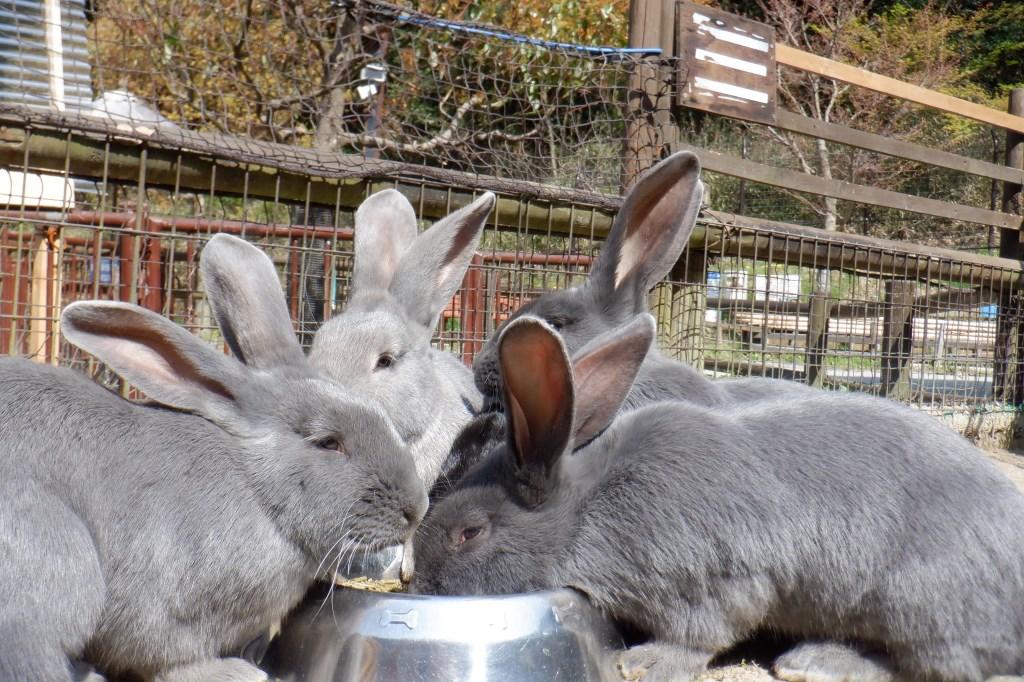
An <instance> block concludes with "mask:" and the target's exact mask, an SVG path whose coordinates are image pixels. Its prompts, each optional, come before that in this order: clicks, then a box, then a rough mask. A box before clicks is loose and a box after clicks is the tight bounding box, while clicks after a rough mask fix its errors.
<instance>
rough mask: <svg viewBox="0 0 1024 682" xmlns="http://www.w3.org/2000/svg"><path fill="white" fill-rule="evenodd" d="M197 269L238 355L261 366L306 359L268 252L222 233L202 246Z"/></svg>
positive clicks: (219, 323)
mask: <svg viewBox="0 0 1024 682" xmlns="http://www.w3.org/2000/svg"><path fill="white" fill-rule="evenodd" d="M199 270H200V272H201V273H202V277H203V284H204V285H205V287H206V294H207V299H208V301H209V303H210V307H211V308H212V309H213V314H214V316H215V317H216V318H217V325H218V326H219V327H220V330H221V333H222V334H223V335H224V340H225V341H227V344H228V346H230V347H231V352H232V353H234V354H235V357H236V358H238V359H239V360H241V361H242V362H244V363H245V364H246V365H249V366H250V367H255V368H257V369H268V368H270V367H280V366H282V365H296V364H302V363H304V362H305V355H303V353H302V347H301V346H299V342H298V341H297V340H296V339H295V331H294V330H293V329H292V323H291V318H290V316H289V315H288V306H287V304H286V303H285V300H284V292H283V290H282V289H281V282H280V280H279V279H278V278H277V270H276V268H274V263H273V262H272V261H271V260H270V258H269V257H268V256H267V255H266V254H265V253H263V252H262V251H260V250H259V249H258V248H256V247H255V246H253V245H252V244H250V243H249V242H247V241H245V240H244V239H239V238H238V237H232V236H231V235H227V234H218V235H215V236H214V237H213V239H211V240H210V242H209V244H207V245H206V248H204V249H203V253H202V256H201V258H200V261H199Z"/></svg>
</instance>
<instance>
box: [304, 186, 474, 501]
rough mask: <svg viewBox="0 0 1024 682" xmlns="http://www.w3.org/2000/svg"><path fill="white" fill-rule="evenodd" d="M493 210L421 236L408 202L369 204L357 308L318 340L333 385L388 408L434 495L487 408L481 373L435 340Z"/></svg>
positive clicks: (313, 354)
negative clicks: (446, 465) (459, 437)
mask: <svg viewBox="0 0 1024 682" xmlns="http://www.w3.org/2000/svg"><path fill="white" fill-rule="evenodd" d="M493 206H494V195H493V194H491V193H489V192H488V193H486V194H484V195H483V196H481V197H480V198H479V199H477V200H476V201H474V202H473V203H471V204H470V205H468V206H466V207H464V208H462V209H460V210H459V211H456V212H455V213H453V214H451V215H449V216H448V217H446V218H444V219H443V220H441V221H439V222H437V223H436V224H434V225H433V226H431V227H430V228H429V229H427V230H426V231H424V232H423V233H422V234H417V231H418V229H417V223H416V214H415V213H414V211H413V208H412V206H411V205H410V204H409V201H408V200H407V199H406V198H405V197H404V196H402V194H401V193H399V192H397V191H395V190H384V191H382V192H378V193H376V194H374V195H372V196H371V197H369V198H368V199H367V200H366V201H365V202H363V204H362V205H361V206H360V207H359V210H358V211H357V212H356V218H355V225H356V226H355V265H354V269H353V274H352V292H351V296H350V299H349V303H348V305H347V307H346V309H345V310H344V311H343V312H342V313H340V314H338V315H335V316H333V317H332V318H331V319H329V320H328V321H327V322H326V323H325V324H324V325H323V327H321V328H320V329H319V331H317V334H316V336H315V338H314V340H313V348H312V350H311V351H310V355H309V359H310V363H311V364H312V365H313V366H314V367H315V368H317V369H319V370H320V371H322V372H323V373H324V374H325V375H326V376H328V377H330V378H331V379H333V380H334V381H336V382H338V383H339V384H341V385H342V386H344V387H345V388H347V389H349V390H351V391H352V392H353V393H354V394H356V395H359V396H366V397H367V398H368V399H372V400H376V401H378V402H380V403H381V404H382V405H383V408H384V410H385V412H386V413H387V414H388V416H389V417H390V418H391V419H392V421H393V422H394V424H395V426H396V428H397V429H398V432H399V433H400V434H401V436H402V438H403V439H404V441H405V442H406V443H407V444H408V445H409V447H410V449H411V451H412V455H413V458H414V460H415V461H416V467H417V471H418V472H419V473H420V476H421V477H422V479H423V481H424V482H425V483H426V484H427V486H428V487H429V486H430V485H431V484H432V483H433V482H434V480H435V479H436V478H437V476H438V474H439V472H440V470H441V467H442V464H443V462H444V460H445V457H446V455H447V454H448V450H449V448H450V447H451V444H452V441H453V440H455V436H456V434H458V432H459V430H460V429H461V428H462V426H463V425H464V424H465V423H466V422H468V421H469V419H470V417H471V416H472V413H473V411H475V410H476V409H479V407H480V401H481V399H480V394H479V392H478V391H477V390H476V388H475V386H474V384H473V375H472V372H471V371H470V370H469V369H468V368H467V367H465V366H464V365H463V364H462V363H461V362H460V361H459V360H458V359H457V358H456V357H455V356H453V355H452V354H451V353H447V352H445V351H442V350H438V349H436V348H433V347H432V346H431V344H430V340H431V336H432V335H433V331H434V327H435V326H436V324H437V320H438V317H439V316H440V314H441V311H442V310H443V309H444V307H445V306H446V305H447V304H448V302H449V301H450V300H451V298H452V296H453V295H454V294H455V291H456V290H457V289H458V287H459V284H460V283H461V282H462V278H463V276H464V275H465V273H466V269H467V268H468V266H469V261H470V259H471V258H472V256H473V253H474V251H475V250H476V245H477V243H478V242H479V240H480V235H481V233H482V230H483V226H484V223H485V221H486V219H487V216H488V214H489V213H490V212H491V208H492V207H493Z"/></svg>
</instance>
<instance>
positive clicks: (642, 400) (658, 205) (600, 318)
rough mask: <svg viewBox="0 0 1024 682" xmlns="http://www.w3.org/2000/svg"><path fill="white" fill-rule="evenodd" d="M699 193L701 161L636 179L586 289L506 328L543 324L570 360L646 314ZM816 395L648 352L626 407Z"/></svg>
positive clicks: (490, 349)
mask: <svg viewBox="0 0 1024 682" xmlns="http://www.w3.org/2000/svg"><path fill="white" fill-rule="evenodd" d="M703 196H704V186H703V184H702V183H701V181H700V161H699V160H698V158H697V156H696V155H694V154H692V153H690V152H679V153H677V154H674V155H672V156H670V157H668V158H667V159H665V160H663V161H661V162H660V163H658V164H657V165H655V166H654V167H653V168H651V169H650V170H649V171H648V172H647V173H646V174H645V175H644V176H643V177H641V178H640V179H639V180H638V181H637V183H636V184H635V185H634V186H633V188H632V189H631V190H630V191H629V193H628V194H627V195H626V198H625V200H624V201H623V204H622V208H621V210H620V211H619V213H618V215H617V216H616V218H615V221H614V223H613V224H612V228H611V230H610V232H609V233H608V238H607V239H606V240H605V242H604V245H603V247H602V249H601V254H600V255H599V257H598V259H597V262H595V263H594V265H593V267H592V268H591V270H590V274H589V276H588V278H587V280H586V282H585V283H584V284H582V285H580V286H577V287H573V288H570V289H566V290H562V291H553V292H548V293H545V294H543V295H541V296H540V297H538V298H536V299H534V300H533V301H531V302H529V303H527V304H526V305H524V306H522V307H521V308H519V310H517V311H516V312H515V313H513V314H512V316H511V317H510V318H509V320H508V321H506V322H505V324H509V323H510V322H511V321H512V320H515V319H516V318H517V317H520V316H523V315H532V316H534V317H540V318H543V319H544V320H547V322H548V324H550V325H551V326H552V327H554V328H555V329H557V330H558V332H559V333H560V334H561V335H562V338H563V340H564V341H565V345H566V347H567V348H568V349H569V352H570V353H574V352H576V351H578V350H579V349H580V348H582V347H583V346H584V345H585V344H586V343H588V342H589V341H591V340H593V339H594V338H596V337H597V336H598V335H600V334H602V333H604V332H607V331H609V330H611V329H614V328H616V327H619V326H621V325H623V324H626V323H627V322H629V320H631V319H632V318H633V316H634V315H637V314H639V313H644V312H647V310H648V303H647V296H648V292H649V291H650V290H651V289H652V288H653V287H654V285H655V284H657V283H658V282H659V281H661V280H662V279H664V278H665V277H666V276H667V275H668V274H669V273H670V272H671V270H672V268H673V266H675V264H676V262H677V261H678V260H679V257H680V255H681V254H682V252H683V249H684V247H685V246H686V245H687V243H688V242H689V239H690V235H691V234H692V233H693V229H694V226H695V225H696V221H697V215H698V213H699V212H700V207H701V200H702V199H703ZM500 331H501V329H500V328H499V329H498V333H495V334H494V335H493V336H492V337H491V338H490V339H489V340H488V342H487V343H486V344H485V345H484V347H483V348H482V349H481V351H480V352H479V353H478V354H477V357H476V360H475V362H474V374H475V379H476V385H477V387H478V388H479V389H480V391H481V392H482V393H483V394H484V396H485V404H488V405H491V406H493V405H494V404H496V403H497V401H498V398H499V396H500V391H501V387H500V374H499V372H498V362H497V339H498V336H499V333H500ZM814 390H815V389H812V388H809V387H807V386H805V385H802V384H798V383H796V382H792V381H783V380H779V379H768V378H759V377H756V378H741V379H722V380H717V381H711V380H709V379H708V378H707V377H705V376H704V375H703V374H702V373H701V372H699V371H698V370H696V369H694V368H693V367H691V366H689V365H687V364H685V363H682V362H679V361H676V360H673V359H671V358H668V357H666V356H665V355H663V354H662V353H660V352H659V351H658V349H657V346H656V345H655V346H652V347H651V350H650V352H649V353H648V356H647V359H646V360H645V361H644V364H643V366H642V367H641V368H640V372H639V374H638V376H637V379H636V382H635V383H634V385H633V390H632V392H631V393H630V395H629V397H628V398H627V400H626V406H627V407H636V406H639V405H644V404H646V403H648V402H653V401H657V400H665V399H672V400H688V401H691V402H694V403H696V404H699V405H727V404H734V403H743V402H749V401H757V400H761V399H764V398H772V397H775V396H777V395H779V394H785V395H791V396H800V395H808V394H810V393H813V392H814Z"/></svg>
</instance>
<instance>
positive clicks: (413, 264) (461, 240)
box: [390, 192, 494, 329]
mask: <svg viewBox="0 0 1024 682" xmlns="http://www.w3.org/2000/svg"><path fill="white" fill-rule="evenodd" d="M493 207H494V195H493V194H491V193H490V192H487V193H486V194H484V195H483V196H482V197H480V198H479V199H477V200H476V201H474V202H473V203H471V204H470V205H469V206H466V207H464V208H461V209H459V210H458V211H456V212H455V213H452V214H451V215H450V216H448V217H447V218H444V219H443V220H440V221H438V222H437V223H435V224H434V225H433V226H432V227H431V228H430V229H428V230H427V231H426V232H424V233H423V234H421V235H420V236H419V237H417V238H416V241H415V242H414V243H413V245H412V246H411V247H410V248H409V250H408V251H406V253H405V255H404V256H403V257H402V261H401V264H400V265H399V267H398V272H397V273H396V274H395V278H394V281H393V282H392V284H391V288H390V291H391V294H392V295H393V296H394V297H395V298H396V299H397V300H398V301H399V302H400V303H401V304H402V306H403V307H404V308H405V310H406V312H407V313H409V315H410V316H411V317H412V319H414V320H416V321H417V322H419V323H420V324H422V325H423V326H425V327H427V328H430V329H432V328H433V327H434V324H435V323H436V322H437V316H438V315H440V314H441V311H442V310H444V307H445V306H446V305H447V304H448V301H450V300H451V298H452V296H454V295H455V292H456V290H457V289H458V288H459V284H460V283H461V282H462V278H463V277H464V276H465V274H466V269H467V268H468V267H469V261H470V259H471V258H472V257H473V253H474V252H475V251H476V246H477V244H478V243H479V242H480V235H481V234H482V233H483V227H484V223H485V222H486V221H487V216H488V215H489V214H490V212H491V209H492V208H493Z"/></svg>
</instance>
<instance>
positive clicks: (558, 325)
mask: <svg viewBox="0 0 1024 682" xmlns="http://www.w3.org/2000/svg"><path fill="white" fill-rule="evenodd" d="M548 324H550V325H551V326H552V327H553V328H554V330H555V331H556V332H560V331H562V328H563V327H568V326H569V324H570V321H569V320H567V319H565V318H564V317H554V318H552V319H550V320H548Z"/></svg>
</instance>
